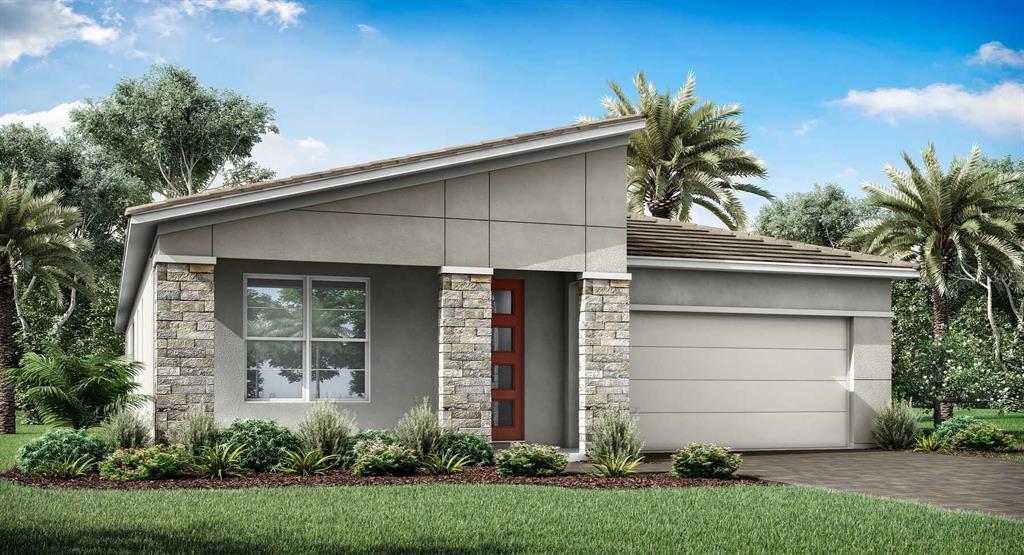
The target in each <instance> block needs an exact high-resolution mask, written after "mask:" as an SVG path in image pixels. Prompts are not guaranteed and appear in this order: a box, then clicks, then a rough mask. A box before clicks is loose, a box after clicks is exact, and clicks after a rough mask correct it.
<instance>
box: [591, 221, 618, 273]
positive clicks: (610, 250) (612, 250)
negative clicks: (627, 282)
mask: <svg viewBox="0 0 1024 555" xmlns="http://www.w3.org/2000/svg"><path fill="white" fill-rule="evenodd" d="M625 262H626V230H625V229H621V228H609V227H587V271H588V272H614V273H621V272H625V271H626V264H625Z"/></svg>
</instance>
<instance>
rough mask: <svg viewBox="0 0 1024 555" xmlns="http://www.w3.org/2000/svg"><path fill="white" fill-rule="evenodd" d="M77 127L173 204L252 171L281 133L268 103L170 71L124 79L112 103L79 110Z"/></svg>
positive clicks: (177, 70) (161, 68) (159, 67)
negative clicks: (232, 174)
mask: <svg viewBox="0 0 1024 555" xmlns="http://www.w3.org/2000/svg"><path fill="white" fill-rule="evenodd" d="M71 120H72V121H73V122H74V123H75V124H76V125H77V127H78V128H79V130H80V131H81V132H82V134H83V135H84V136H85V137H86V138H87V139H88V140H89V141H90V142H92V143H94V144H96V145H98V146H100V147H101V148H102V149H103V150H104V151H105V152H107V153H108V154H110V155H112V156H113V157H114V158H116V159H119V160H122V161H124V162H125V163H127V164H128V168H129V170H130V171H131V172H132V173H133V174H134V175H136V176H138V177H139V178H141V179H142V180H143V181H144V182H145V183H147V184H149V185H150V186H152V187H153V188H154V189H155V190H156V191H157V192H159V193H160V194H162V195H163V196H165V197H177V196H183V195H191V194H194V193H198V192H201V191H203V190H204V189H206V188H207V187H209V186H211V185H212V184H213V183H214V182H215V181H216V179H217V178H218V176H220V177H223V173H224V172H225V170H226V169H227V168H230V167H240V166H243V165H245V164H246V162H248V158H249V156H250V155H251V154H252V148H253V146H255V145H256V144H257V143H259V142H260V140H261V139H260V135H262V134H264V133H276V132H277V126H276V125H274V123H273V122H274V110H273V109H272V108H271V107H270V106H268V105H267V104H265V103H262V102H253V101H251V100H249V99H248V98H246V97H243V96H241V95H239V94H238V93H236V92H234V91H230V90H217V89H212V88H207V87H203V86H201V85H200V84H199V80H198V79H196V77H195V75H192V74H191V73H190V72H189V71H188V70H186V69H183V68H179V67H176V66H173V65H167V64H160V65H156V66H153V68H152V69H151V70H150V71H149V72H148V73H147V74H146V75H145V76H143V77H142V78H140V79H124V80H122V81H121V82H119V83H118V84H117V85H116V86H115V87H114V91H113V92H112V93H111V94H110V96H108V97H107V98H104V99H102V100H99V101H96V102H93V101H89V103H88V104H87V105H86V106H84V107H81V108H78V109H76V110H74V111H72V113H71ZM250 169H251V168H250Z"/></svg>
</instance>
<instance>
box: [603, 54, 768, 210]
mask: <svg viewBox="0 0 1024 555" xmlns="http://www.w3.org/2000/svg"><path fill="white" fill-rule="evenodd" d="M633 83H634V85H635V86H636V90H637V94H638V102H637V103H636V104H634V103H633V101H632V100H630V98H629V97H628V96H626V94H625V93H624V92H623V91H622V88H621V87H619V85H618V84H617V83H615V82H614V81H612V82H610V83H609V86H610V87H611V89H612V93H613V94H614V96H606V97H604V98H602V99H601V105H602V106H604V109H605V115H606V116H608V117H618V116H627V115H633V114H643V115H644V116H645V117H646V123H645V125H644V129H643V131H640V132H638V133H636V134H634V135H633V136H632V137H631V138H630V141H629V147H628V151H627V159H628V164H629V170H628V180H629V188H628V193H627V203H628V206H629V209H630V211H632V212H634V213H640V214H642V213H643V212H644V211H645V210H647V211H649V212H650V213H651V215H652V216H655V217H659V218H671V219H675V220H683V221H686V220H689V219H690V216H691V214H690V211H691V209H692V208H693V206H694V205H696V206H700V207H703V208H705V209H707V210H708V211H709V212H711V213H712V214H714V215H715V217H717V218H718V219H719V220H721V221H722V223H723V224H725V225H726V226H728V227H729V229H740V228H743V227H745V226H746V223H747V213H746V211H745V210H744V209H743V204H742V203H741V202H740V199H739V196H738V195H737V192H739V191H742V192H747V193H753V194H755V195H758V196H761V197H764V198H767V199H771V198H773V197H772V195H771V193H769V192H768V191H766V190H765V189H762V188H761V187H758V186H756V185H753V184H751V183H745V182H742V181H740V180H743V179H748V178H753V177H761V178H763V177H765V176H767V175H768V174H767V172H766V171H765V168H764V164H763V163H762V162H761V161H760V160H759V159H758V158H757V157H755V156H754V155H752V154H751V153H749V152H747V151H746V150H743V148H741V145H742V144H743V142H744V141H745V140H746V138H747V134H746V131H744V130H743V124H742V123H741V122H740V120H739V119H737V118H738V117H739V115H740V114H741V113H742V110H740V107H739V105H737V104H726V105H723V106H717V105H715V104H714V103H712V102H704V103H701V102H700V98H699V97H698V96H696V94H695V91H696V88H697V77H696V76H695V75H694V74H693V73H690V74H689V75H688V76H687V78H686V85H684V86H683V87H682V88H681V89H679V91H678V92H677V93H676V94H675V96H671V95H670V94H669V92H667V91H666V92H664V93H662V92H659V91H658V89H657V88H656V87H655V86H654V84H653V83H650V82H648V81H647V79H646V78H645V77H644V74H643V72H642V71H641V72H637V74H636V78H635V79H634V80H633Z"/></svg>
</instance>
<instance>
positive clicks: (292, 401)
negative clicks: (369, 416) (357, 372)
mask: <svg viewBox="0 0 1024 555" xmlns="http://www.w3.org/2000/svg"><path fill="white" fill-rule="evenodd" d="M321 400H322V399H313V400H311V401H307V400H305V399H246V400H245V401H244V402H246V403H253V404H256V405H262V404H268V405H287V404H293V405H312V404H315V403H318V402H320V401H321ZM330 401H331V402H332V403H359V404H368V403H369V402H370V400H369V399H330Z"/></svg>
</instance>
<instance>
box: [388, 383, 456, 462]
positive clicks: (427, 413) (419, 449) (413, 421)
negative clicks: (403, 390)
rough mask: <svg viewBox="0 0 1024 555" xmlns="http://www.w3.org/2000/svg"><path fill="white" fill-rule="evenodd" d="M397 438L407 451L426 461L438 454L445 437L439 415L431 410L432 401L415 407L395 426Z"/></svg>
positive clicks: (426, 400)
mask: <svg viewBox="0 0 1024 555" xmlns="http://www.w3.org/2000/svg"><path fill="white" fill-rule="evenodd" d="M395 436H396V437H398V442H399V443H400V444H402V446H403V447H405V448H406V449H410V450H412V451H413V452H415V453H416V455H417V456H418V457H419V458H421V459H425V458H427V457H428V456H430V455H431V454H433V453H435V452H437V447H438V445H440V443H441V439H442V438H443V437H444V429H443V428H441V424H440V423H438V421H437V413H436V412H434V410H433V409H432V408H430V400H428V399H426V398H424V399H423V402H422V403H420V404H418V405H416V406H414V407H413V408H412V409H410V410H409V412H407V413H405V415H404V416H402V418H400V419H399V420H398V423H397V424H395Z"/></svg>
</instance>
